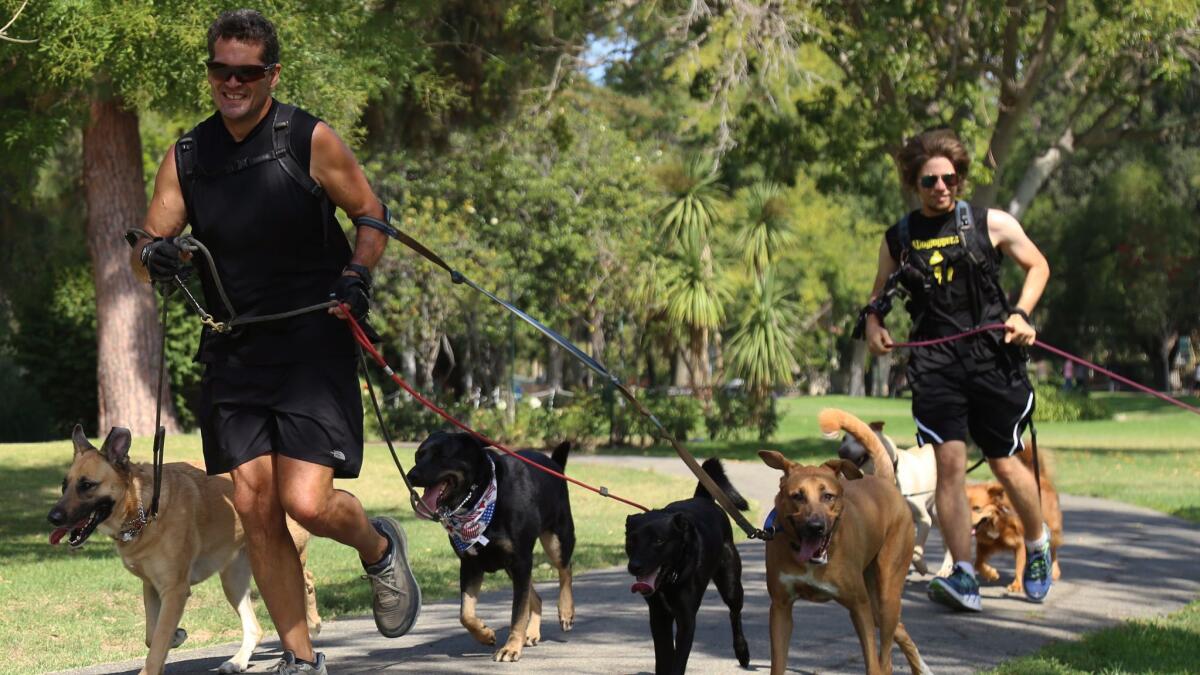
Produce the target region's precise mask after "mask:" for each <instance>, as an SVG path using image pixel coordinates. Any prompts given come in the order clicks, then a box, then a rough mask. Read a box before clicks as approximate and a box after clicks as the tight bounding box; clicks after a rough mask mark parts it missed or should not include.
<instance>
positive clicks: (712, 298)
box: [661, 237, 729, 401]
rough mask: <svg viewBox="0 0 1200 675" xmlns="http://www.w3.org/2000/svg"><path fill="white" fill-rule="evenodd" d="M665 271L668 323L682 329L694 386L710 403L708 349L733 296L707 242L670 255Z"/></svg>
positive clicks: (682, 245) (681, 247)
mask: <svg viewBox="0 0 1200 675" xmlns="http://www.w3.org/2000/svg"><path fill="white" fill-rule="evenodd" d="M665 262H666V264H665V265H664V266H663V269H662V274H663V277H662V282H661V283H662V286H661V288H662V293H663V302H664V304H665V307H666V316H667V319H668V321H669V322H670V323H671V324H672V325H673V326H677V327H679V329H678V330H679V333H680V337H681V338H683V340H684V341H686V349H684V350H683V353H684V360H685V362H686V363H687V367H688V373H689V375H690V378H691V383H692V386H693V387H694V388H696V390H697V393H699V394H700V397H701V400H702V401H707V400H708V399H709V377H708V373H709V359H708V347H709V343H710V341H711V338H712V336H714V335H715V334H717V333H718V332H719V331H720V329H721V324H722V323H723V322H724V321H725V303H726V301H727V300H728V297H729V294H728V291H727V290H726V289H725V286H724V284H723V283H722V282H721V279H720V278H719V277H718V276H717V275H715V274H714V273H713V266H712V259H711V252H710V250H709V247H708V243H707V242H701V241H700V240H699V239H698V238H697V237H693V238H691V239H688V240H686V241H684V242H680V245H679V247H678V248H677V249H676V250H674V251H673V252H671V253H670V254H668V256H667V257H666V260H665Z"/></svg>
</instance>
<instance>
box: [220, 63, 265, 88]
mask: <svg viewBox="0 0 1200 675" xmlns="http://www.w3.org/2000/svg"><path fill="white" fill-rule="evenodd" d="M275 65H276V64H274V63H268V64H267V65H265V66H260V65H249V66H231V65H227V64H224V63H221V62H220V61H206V62H205V63H204V66H205V67H206V68H208V74H209V75H210V76H212V77H213V78H214V79H216V80H217V81H218V82H224V81H225V80H228V79H229V76H230V75H232V76H233V79H235V80H237V81H238V82H241V83H242V84H247V83H250V82H258V81H259V80H261V79H263V78H264V77H266V76H267V73H269V72H271V69H272V68H274V67H275Z"/></svg>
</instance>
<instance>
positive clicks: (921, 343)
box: [891, 323, 1200, 415]
mask: <svg viewBox="0 0 1200 675" xmlns="http://www.w3.org/2000/svg"><path fill="white" fill-rule="evenodd" d="M1007 329H1008V327H1007V326H1005V325H1004V324H1002V323H989V324H987V325H986V326H980V327H978V328H972V329H971V330H969V331H966V332H963V333H958V334H956V335H948V336H946V337H940V338H935V339H933V340H917V341H915V342H896V343H893V344H892V345H891V346H892V348H912V347H930V346H933V345H940V344H943V343H946V342H953V341H954V340H961V339H963V338H967V337H970V336H972V335H978V334H980V333H987V332H991V331H997V330H998V331H1004V330H1007ZM1033 346H1034V347H1040V348H1042V349H1044V350H1046V351H1048V352H1050V353H1051V354H1055V355H1057V356H1061V357H1063V358H1064V359H1067V360H1069V361H1074V362H1075V363H1078V364H1080V365H1082V366H1087V367H1088V368H1091V369H1092V370H1095V371H1096V372H1098V373H1102V374H1104V375H1107V376H1108V377H1109V378H1111V379H1114V380H1116V381H1117V382H1120V383H1122V384H1125V385H1128V386H1130V387H1133V388H1134V389H1137V390H1138V391H1141V392H1144V393H1147V394H1150V395H1151V396H1155V397H1157V398H1160V399H1162V400H1164V401H1166V402H1167V403H1170V404H1171V405H1175V406H1179V407H1180V408H1183V409H1184V410H1187V411H1188V412H1193V413H1196V414H1197V415H1200V408H1197V407H1195V406H1193V405H1188V404H1187V403H1184V402H1183V401H1180V400H1179V399H1177V398H1173V397H1171V396H1168V395H1167V394H1164V393H1162V392H1160V391H1156V390H1154V389H1151V388H1150V387H1147V386H1146V385H1144V384H1139V383H1137V382H1134V381H1133V380H1131V379H1129V378H1127V377H1122V376H1120V375H1118V374H1116V373H1114V372H1112V371H1111V370H1108V369H1106V368H1102V367H1100V366H1098V365H1096V364H1094V363H1092V362H1091V361H1088V360H1086V359H1081V358H1079V357H1078V356H1075V355H1074V354H1071V353H1069V352H1066V351H1063V350H1061V349H1059V348H1058V347H1055V346H1053V345H1048V344H1046V343H1045V342H1042V341H1041V340H1035V341H1034V343H1033Z"/></svg>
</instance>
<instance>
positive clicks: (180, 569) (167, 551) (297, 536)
mask: <svg viewBox="0 0 1200 675" xmlns="http://www.w3.org/2000/svg"><path fill="white" fill-rule="evenodd" d="M72 440H73V441H74V443H75V459H74V461H73V462H71V467H70V469H68V470H67V476H66V478H64V479H63V496H62V498H61V499H59V500H58V502H57V503H56V504H55V505H54V508H52V509H51V510H50V514H49V516H48V519H49V520H50V524H51V525H54V526H55V530H54V532H53V533H52V534H51V535H50V543H51V544H57V543H58V542H59V541H61V540H62V539H63V537H66V538H67V543H68V544H69V545H70V546H71V547H72V548H78V547H80V546H82V545H83V543H84V542H86V541H87V539H88V537H90V536H91V535H92V533H93V532H95V531H97V530H99V531H100V532H101V533H102V534H106V535H108V536H110V537H112V538H113V540H114V541H115V542H116V545H117V552H118V553H120V554H121V562H122V563H123V564H124V565H125V569H127V570H129V571H130V572H131V573H133V574H134V575H135V576H137V577H138V578H139V579H141V580H142V597H143V600H144V601H145V606H146V646H147V647H149V648H150V653H149V654H147V656H146V663H145V666H144V667H143V668H142V670H141V673H142V675H158V674H159V673H161V672H162V671H163V665H164V663H165V662H166V659H167V651H168V650H170V649H172V648H174V647H178V646H179V645H180V644H182V643H183V641H184V640H186V639H187V631H185V630H184V629H182V628H179V619H180V618H181V617H182V616H183V607H184V605H185V604H186V603H187V599H188V596H189V595H190V594H191V590H190V589H191V586H192V585H193V584H197V583H200V582H201V581H204V580H205V579H207V578H208V577H210V576H212V575H213V573H216V572H219V573H220V575H221V587H222V588H223V589H224V591H225V597H226V598H227V599H228V600H229V604H231V605H233V608H234V609H235V610H236V611H237V614H238V617H239V618H240V619H241V621H242V644H241V647H240V648H239V649H238V651H237V653H236V654H234V655H233V656H232V657H230V658H229V660H228V661H226V662H224V663H222V664H221V666H220V668H219V669H218V672H221V673H240V672H243V671H244V670H246V667H247V666H248V665H249V663H250V655H251V654H252V653H253V652H254V648H255V647H257V646H258V643H259V641H260V640H261V639H262V628H260V627H259V625H258V619H257V618H256V617H255V616H254V608H253V606H252V605H251V603H250V577H251V573H250V559H249V558H248V557H247V555H246V549H245V546H244V543H245V536H244V533H243V532H242V524H241V521H240V520H239V519H238V516H237V512H236V511H234V509H233V481H231V480H230V479H229V477H228V476H224V475H222V476H207V475H205V473H204V471H203V470H202V469H199V468H197V467H195V466H192V465H191V464H186V463H183V462H176V463H172V464H165V465H163V467H162V487H161V491H160V494H159V514H158V518H157V519H155V520H153V521H149V522H147V516H146V512H145V509H146V508H148V507H149V504H150V498H151V493H152V491H153V468H152V467H151V466H150V465H148V464H140V463H132V462H130V461H129V444H130V440H131V439H130V434H129V430H128V429H122V428H120V427H114V428H113V430H112V431H110V432H109V434H108V438H106V439H105V440H104V445H103V447H101V448H100V449H99V450H97V449H96V448H95V447H93V446H92V444H91V443H89V442H88V439H87V437H86V436H85V435H84V433H83V428H82V427H80V426H78V425H76V427H75V432H74V434H73V435H72ZM288 528H289V529H290V530H291V533H292V539H293V540H295V542H296V546H297V548H298V549H299V551H300V559H301V562H302V563H303V561H304V560H305V547H306V545H307V543H308V532H306V531H305V530H304V529H303V528H301V527H300V526H299V525H297V524H296V523H294V522H292V521H291V520H290V519H289V520H288ZM304 578H305V580H306V582H307V583H306V584H305V586H306V592H305V604H306V606H307V617H306V618H307V622H308V632H309V635H311V636H313V637H315V636H316V635H317V633H318V632H319V631H320V630H321V617H320V616H318V615H317V599H316V593H315V589H314V588H313V583H312V572H309V571H308V570H307V569H305V570H304Z"/></svg>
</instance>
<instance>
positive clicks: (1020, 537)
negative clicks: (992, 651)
mask: <svg viewBox="0 0 1200 675" xmlns="http://www.w3.org/2000/svg"><path fill="white" fill-rule="evenodd" d="M1018 457H1020V458H1021V462H1022V463H1023V464H1025V465H1026V466H1029V467H1030V468H1031V469H1032V468H1033V451H1032V450H1030V449H1029V448H1028V447H1027V448H1026V449H1025V450H1024V451H1022V452H1021V453H1020V454H1019V455H1018ZM1038 459H1039V460H1040V461H1041V462H1042V467H1041V474H1042V475H1041V486H1042V489H1041V499H1042V518H1043V519H1044V520H1045V521H1046V525H1047V526H1049V528H1050V551H1051V553H1052V555H1053V557H1054V565H1053V566H1052V568H1051V571H1050V573H1051V577H1052V578H1053V579H1054V580H1055V581H1057V580H1058V578H1059V577H1060V576H1061V575H1062V569H1061V567H1060V566H1059V562H1058V548H1059V546H1061V545H1062V531H1063V530H1062V526H1063V521H1062V509H1061V508H1059V504H1058V492H1057V490H1055V489H1054V480H1053V476H1052V472H1051V471H1050V470H1048V469H1049V462H1046V461H1045V459H1046V451H1045V450H1044V449H1040V450H1039V451H1038ZM967 502H968V503H969V504H970V507H971V528H972V529H973V530H974V532H975V571H976V572H978V573H979V578H980V580H982V581H996V580H997V579H999V578H1000V573H999V572H998V571H996V568H994V567H992V566H991V565H989V564H988V563H987V561H988V559H990V558H991V557H992V556H993V555H995V554H996V553H999V552H1001V551H1011V552H1012V554H1013V557H1014V558H1015V563H1016V565H1015V570H1016V571H1015V574H1014V578H1013V582H1012V583H1011V584H1009V585H1008V586H1007V590H1008V591H1009V592H1010V593H1021V592H1023V591H1024V584H1023V581H1024V574H1025V527H1024V525H1023V524H1022V523H1021V519H1020V518H1019V517H1018V516H1017V512H1016V509H1014V508H1013V505H1012V502H1011V501H1009V499H1008V495H1007V494H1005V492H1004V486H1003V485H1001V484H1000V483H998V482H994V481H993V482H990V483H972V484H971V485H968V486H967Z"/></svg>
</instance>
